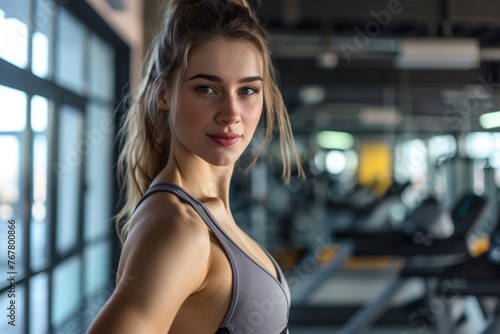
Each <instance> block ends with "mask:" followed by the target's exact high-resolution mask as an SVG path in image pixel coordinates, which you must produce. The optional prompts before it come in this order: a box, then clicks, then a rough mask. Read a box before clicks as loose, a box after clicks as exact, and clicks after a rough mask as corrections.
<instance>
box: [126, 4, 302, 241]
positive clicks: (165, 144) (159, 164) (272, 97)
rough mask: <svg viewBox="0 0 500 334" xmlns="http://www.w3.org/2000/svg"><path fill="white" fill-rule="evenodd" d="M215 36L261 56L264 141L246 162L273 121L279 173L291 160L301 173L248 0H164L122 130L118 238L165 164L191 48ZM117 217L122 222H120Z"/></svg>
mask: <svg viewBox="0 0 500 334" xmlns="http://www.w3.org/2000/svg"><path fill="white" fill-rule="evenodd" d="M214 39H226V40H238V41H246V42H249V43H251V44H252V45H253V46H254V47H255V48H256V49H257V50H258V51H259V52H260V53H261V54H262V57H263V63H264V73H263V79H264V84H263V91H264V112H265V135H264V143H263V145H262V146H261V148H260V149H259V150H258V152H257V153H256V154H255V157H254V158H253V160H252V162H251V163H250V166H249V168H250V167H251V166H253V164H254V163H255V162H256V160H257V158H258V157H259V155H260V154H261V152H262V151H263V150H264V148H265V147H266V145H267V144H268V143H269V142H270V141H271V139H272V137H273V132H274V131H275V126H276V124H277V127H278V131H279V139H280V146H281V155H282V160H283V173H282V177H283V179H284V180H285V182H288V181H289V179H290V177H291V174H292V169H293V167H292V160H294V162H295V163H296V165H295V167H296V168H297V170H298V172H299V174H300V175H303V170H302V166H301V163H300V159H299V157H298V154H297V151H296V149H295V145H294V142H293V135H292V130H291V125H290V121H289V118H288V113H287V110H286V107H285V104H284V102H283V98H282V96H281V92H280V90H279V86H278V80H279V78H278V72H277V70H276V67H275V65H274V62H273V59H272V57H271V52H270V46H269V42H268V37H267V33H266V32H265V30H264V29H263V27H262V26H261V25H260V24H259V22H258V20H257V18H256V17H255V15H254V14H253V12H252V10H251V8H250V6H249V5H248V3H247V2H246V0H195V1H193V0H191V1H189V0H171V1H168V2H167V3H166V8H165V17H164V20H163V27H162V30H161V31H160V33H159V34H158V35H157V36H156V37H155V39H154V40H153V43H152V46H151V48H150V51H149V55H148V58H149V61H148V63H147V69H146V73H145V76H144V78H143V80H142V83H141V85H140V87H139V89H138V92H137V98H136V100H135V101H132V103H131V107H130V109H129V111H128V113H127V115H126V116H125V119H124V123H123V125H122V128H121V129H120V137H121V139H122V144H123V148H122V151H121V153H120V155H119V158H118V169H119V175H120V177H121V178H122V179H121V189H122V190H125V189H124V188H126V190H125V191H126V194H127V197H126V202H125V204H124V207H123V208H122V210H121V211H120V212H119V213H118V215H117V216H116V229H117V232H118V235H119V237H120V240H121V242H122V243H123V242H124V241H125V238H126V236H127V233H128V229H129V225H130V218H131V216H132V214H133V211H134V209H135V205H136V203H137V202H138V201H139V199H140V198H141V197H142V196H143V195H144V193H145V191H146V190H147V189H148V187H149V186H150V185H151V182H152V180H153V179H154V178H155V177H156V176H157V175H158V174H159V173H160V171H161V170H162V169H163V168H164V167H165V165H166V164H167V160H168V157H169V151H170V136H171V130H170V129H171V125H172V124H173V117H174V113H173V112H171V111H172V110H176V103H177V101H176V98H177V96H178V91H179V86H180V83H181V82H182V80H183V76H184V73H185V72H186V69H187V63H188V61H187V60H188V55H189V53H190V51H192V50H194V49H195V48H197V47H199V46H201V45H202V44H203V43H206V42H208V41H211V40H214ZM162 90H166V91H168V92H169V95H170V102H171V103H170V110H169V111H166V110H161V109H160V108H159V107H158V104H157V103H158V100H157V99H158V96H159V93H160V92H161V91H162ZM120 222H122V223H123V224H122V225H120Z"/></svg>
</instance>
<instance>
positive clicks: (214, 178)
mask: <svg viewBox="0 0 500 334" xmlns="http://www.w3.org/2000/svg"><path fill="white" fill-rule="evenodd" d="M233 169H234V165H233V166H213V165H210V164H209V163H207V162H206V161H204V160H203V159H201V158H199V157H196V156H191V157H185V156H183V157H182V159H178V158H177V157H176V155H175V154H171V155H170V158H169V160H168V163H167V165H166V166H165V168H163V170H162V171H161V172H160V173H159V174H158V176H157V177H156V178H155V179H154V180H153V182H152V183H153V184H155V183H159V182H171V183H175V184H178V185H179V186H181V187H182V188H184V189H185V190H186V191H187V192H189V193H190V194H191V195H192V196H194V197H195V198H196V199H198V200H200V201H201V202H208V201H210V200H214V199H218V200H220V201H222V202H223V203H224V206H225V207H226V209H227V210H229V185H230V182H231V177H232V174H233Z"/></svg>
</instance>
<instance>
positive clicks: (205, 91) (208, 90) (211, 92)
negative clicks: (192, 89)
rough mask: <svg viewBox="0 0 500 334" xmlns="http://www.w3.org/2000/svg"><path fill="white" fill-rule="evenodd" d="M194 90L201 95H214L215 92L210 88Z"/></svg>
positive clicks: (203, 87) (202, 87) (204, 87)
mask: <svg viewBox="0 0 500 334" xmlns="http://www.w3.org/2000/svg"><path fill="white" fill-rule="evenodd" d="M196 90H197V91H198V92H200V93H203V94H213V93H215V91H214V90H213V89H212V88H210V87H207V86H200V87H196Z"/></svg>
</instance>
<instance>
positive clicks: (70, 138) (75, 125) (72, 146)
mask: <svg viewBox="0 0 500 334" xmlns="http://www.w3.org/2000/svg"><path fill="white" fill-rule="evenodd" d="M82 129H83V119H82V114H81V113H80V112H79V111H78V110H76V109H73V108H71V107H67V106H63V107H62V108H61V111H60V115H59V139H58V142H59V143H58V159H57V162H55V163H54V165H53V167H54V169H55V172H56V177H57V223H56V230H57V231H56V235H57V236H56V239H57V240H56V246H57V250H58V251H59V252H60V253H64V252H66V251H68V250H69V249H71V248H72V247H74V246H75V245H76V242H77V227H78V206H79V201H80V191H81V189H80V170H81V162H82V149H81V134H82Z"/></svg>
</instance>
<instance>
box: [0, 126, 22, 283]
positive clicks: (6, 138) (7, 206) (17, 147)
mask: <svg viewBox="0 0 500 334" xmlns="http://www.w3.org/2000/svg"><path fill="white" fill-rule="evenodd" d="M21 149H22V148H21V142H20V137H19V136H16V135H2V133H1V132H0V157H5V160H4V163H2V167H1V168H0V221H1V222H3V223H2V224H0V236H3V237H5V239H4V240H3V241H0V244H1V245H2V246H3V245H6V242H5V240H6V238H7V235H8V233H9V232H8V231H13V232H10V233H11V235H13V237H12V245H13V246H14V247H15V249H13V251H15V259H12V260H13V261H14V264H13V266H14V267H13V268H8V267H7V266H8V263H7V261H0V270H1V272H4V273H6V272H8V271H14V272H16V273H17V274H16V275H17V278H18V279H20V278H22V277H23V275H24V270H23V268H24V267H23V262H24V255H23V252H22V251H23V234H24V231H23V222H22V219H21V218H22V212H21V210H22V205H21V204H22V203H21V202H20V199H21V194H20V189H21V187H20V181H21V180H20V177H19V176H20V175H19V173H20V170H21V160H20V159H21ZM8 221H11V224H7V222H8ZM7 255H8V253H7V247H0V258H2V259H7ZM6 285H7V281H5V280H0V288H1V287H4V286H6Z"/></svg>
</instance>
